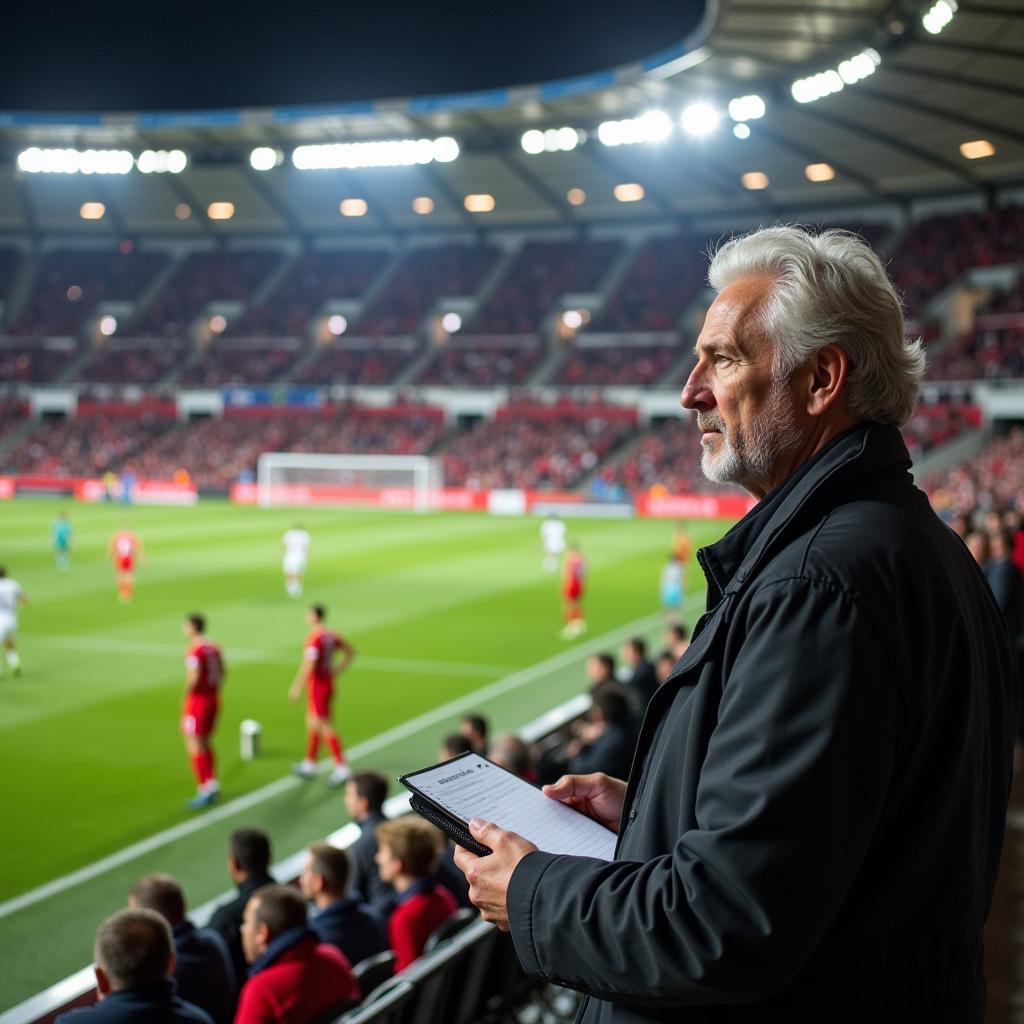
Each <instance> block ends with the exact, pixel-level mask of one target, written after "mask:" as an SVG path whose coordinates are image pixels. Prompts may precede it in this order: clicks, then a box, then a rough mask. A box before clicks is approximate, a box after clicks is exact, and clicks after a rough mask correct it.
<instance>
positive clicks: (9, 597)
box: [0, 566, 28, 676]
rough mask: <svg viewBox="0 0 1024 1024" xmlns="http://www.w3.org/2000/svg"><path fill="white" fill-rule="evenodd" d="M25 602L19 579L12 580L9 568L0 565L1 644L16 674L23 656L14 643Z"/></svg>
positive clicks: (17, 674) (19, 669)
mask: <svg viewBox="0 0 1024 1024" xmlns="http://www.w3.org/2000/svg"><path fill="white" fill-rule="evenodd" d="M23 604H28V598H26V597H25V591H23V590H22V589H21V586H20V584H19V583H18V581H17V580H12V579H11V578H10V577H9V576H8V575H7V570H6V569H5V568H4V567H3V566H0V644H3V652H4V656H5V660H6V662H7V667H8V668H9V669H10V670H11V672H12V673H13V674H14V675H16V676H19V675H21V658H20V657H19V656H18V652H17V651H16V650H15V649H14V644H15V641H16V639H17V633H18V608H19V606H20V605H23Z"/></svg>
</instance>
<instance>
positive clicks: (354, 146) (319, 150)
mask: <svg viewBox="0 0 1024 1024" xmlns="http://www.w3.org/2000/svg"><path fill="white" fill-rule="evenodd" d="M458 155H459V144H458V143H457V142H456V141H455V140H454V139H452V138H449V137H448V136H442V137H441V138H437V139H391V140H388V141H384V142H334V143H327V144H325V145H311V146H297V147H296V148H295V149H294V150H293V152H292V165H293V166H294V167H296V168H297V169H298V170H300V171H320V170H338V169H340V168H357V167H412V166H414V165H415V164H429V163H432V162H433V161H437V162H438V163H450V162H451V161H452V160H454V159H455V158H456V157H457V156H458Z"/></svg>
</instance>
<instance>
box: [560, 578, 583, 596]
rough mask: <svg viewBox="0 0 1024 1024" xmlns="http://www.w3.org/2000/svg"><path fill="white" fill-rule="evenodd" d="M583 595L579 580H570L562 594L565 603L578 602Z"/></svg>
mask: <svg viewBox="0 0 1024 1024" xmlns="http://www.w3.org/2000/svg"><path fill="white" fill-rule="evenodd" d="M582 593H583V584H582V583H580V581H579V580H570V581H569V582H568V583H567V584H566V585H565V590H564V591H563V594H564V596H565V599H566V600H567V601H578V600H579V598H580V596H581V595H582Z"/></svg>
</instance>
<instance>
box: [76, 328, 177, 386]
mask: <svg viewBox="0 0 1024 1024" xmlns="http://www.w3.org/2000/svg"><path fill="white" fill-rule="evenodd" d="M147 340H148V339H147ZM187 353H188V345H187V344H186V343H185V342H184V341H183V340H181V339H175V338H166V339H163V340H161V341H160V342H159V343H156V344H147V343H146V342H145V341H142V342H138V343H136V342H132V343H128V344H119V343H118V342H116V341H114V340H113V339H111V340H110V341H108V342H107V344H106V345H104V346H102V347H100V348H96V349H95V350H94V351H93V352H92V354H91V355H90V356H89V358H88V359H87V360H86V361H85V362H84V363H83V364H82V365H81V366H80V367H79V368H78V370H77V372H76V373H75V379H76V380H77V381H81V382H83V383H86V384H118V385H124V384H156V383H157V382H158V381H161V380H163V378H164V377H166V376H167V375H168V374H169V373H170V372H171V371H172V370H174V369H175V367H177V366H179V365H180V364H181V363H183V362H184V360H185V357H186V355H187Z"/></svg>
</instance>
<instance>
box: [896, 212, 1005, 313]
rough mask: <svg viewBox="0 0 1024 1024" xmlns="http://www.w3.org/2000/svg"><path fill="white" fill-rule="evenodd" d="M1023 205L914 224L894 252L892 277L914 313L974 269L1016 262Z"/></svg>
mask: <svg viewBox="0 0 1024 1024" xmlns="http://www.w3.org/2000/svg"><path fill="white" fill-rule="evenodd" d="M1022 237H1024V207H1020V206H1000V207H993V208H992V209H991V210H986V211H985V212H983V213H975V212H970V213H954V214H948V213H945V214H936V215H935V216H932V217H926V218H924V219H923V220H919V221H917V222H916V223H914V224H912V225H911V226H910V227H909V228H908V229H907V231H905V232H904V234H903V235H902V237H901V238H900V240H899V243H898V244H897V246H896V248H895V251H894V252H893V254H892V262H891V263H890V265H889V275H890V277H891V278H892V280H893V283H894V284H895V285H896V288H897V290H898V291H899V292H900V293H901V294H902V296H903V301H904V305H905V306H906V308H907V311H908V313H909V314H910V315H911V316H914V315H917V314H919V313H920V312H921V310H922V309H923V307H924V306H925V305H926V304H927V303H928V302H929V301H930V300H931V299H932V298H934V297H935V296H936V295H938V294H939V293H940V292H941V291H942V290H943V289H944V288H946V287H947V286H948V285H949V284H951V283H952V282H953V281H955V280H956V279H957V278H958V277H959V276H960V275H961V274H963V273H964V272H965V271H967V270H970V269H971V268H972V267H990V266H998V265H1000V264H1003V263H1016V262H1017V261H1018V260H1019V259H1020V240H1021V238H1022Z"/></svg>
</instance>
